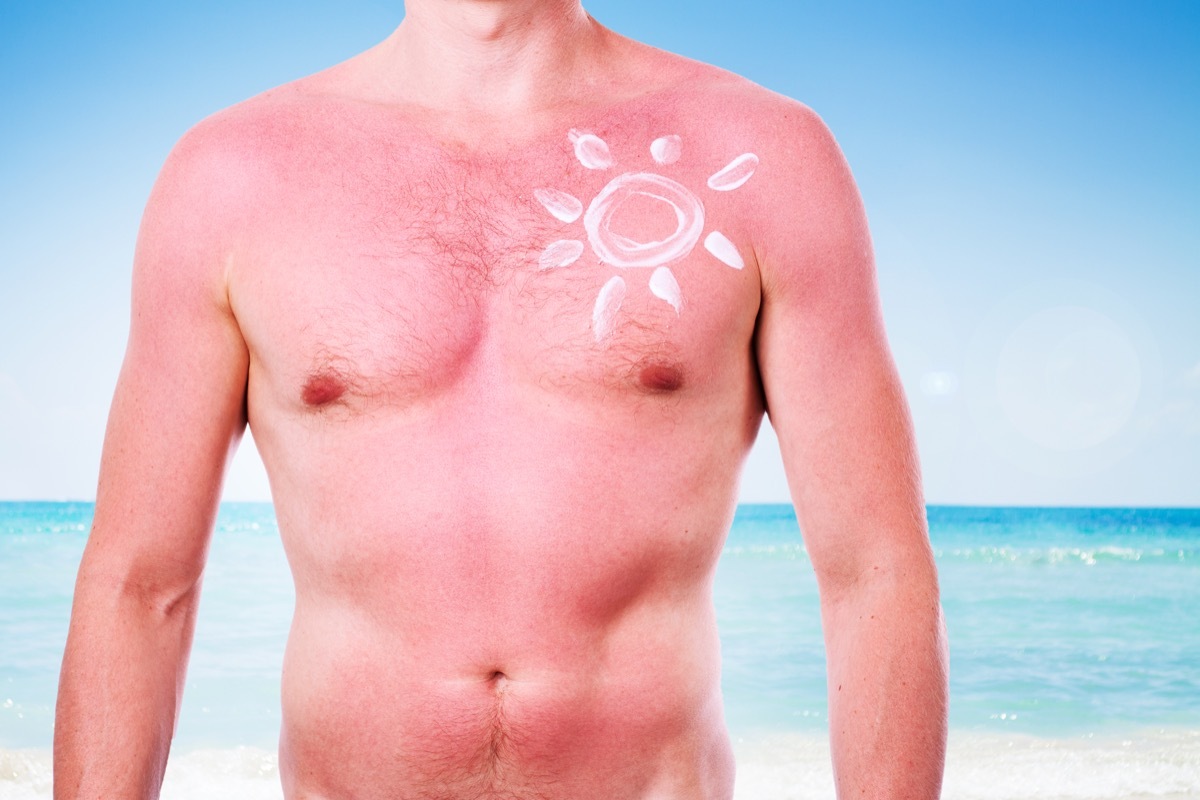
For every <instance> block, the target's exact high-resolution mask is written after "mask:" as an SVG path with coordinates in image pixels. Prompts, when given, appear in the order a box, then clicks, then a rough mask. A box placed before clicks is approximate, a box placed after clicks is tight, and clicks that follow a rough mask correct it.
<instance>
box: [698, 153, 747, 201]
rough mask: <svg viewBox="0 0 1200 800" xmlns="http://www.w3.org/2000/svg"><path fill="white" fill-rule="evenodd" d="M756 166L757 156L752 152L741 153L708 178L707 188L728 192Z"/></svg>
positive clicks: (745, 178)
mask: <svg viewBox="0 0 1200 800" xmlns="http://www.w3.org/2000/svg"><path fill="white" fill-rule="evenodd" d="M757 166H758V156H756V155H754V153H742V154H741V155H740V156H738V157H737V158H735V159H734V160H733V161H730V162H729V163H728V164H726V165H725V166H724V167H722V168H721V169H720V170H718V171H717V172H714V173H713V176H712V177H711V178H709V179H708V188H710V189H714V190H716V191H718V192H728V191H732V190H733V189H736V188H738V187H739V186H741V185H742V184H743V183H745V182H746V181H748V180H750V176H751V175H753V174H754V170H755V168H756V167H757Z"/></svg>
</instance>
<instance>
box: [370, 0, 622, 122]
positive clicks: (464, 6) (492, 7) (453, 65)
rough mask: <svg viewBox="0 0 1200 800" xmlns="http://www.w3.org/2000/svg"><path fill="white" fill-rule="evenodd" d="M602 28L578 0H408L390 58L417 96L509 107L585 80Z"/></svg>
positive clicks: (451, 105) (401, 83)
mask: <svg viewBox="0 0 1200 800" xmlns="http://www.w3.org/2000/svg"><path fill="white" fill-rule="evenodd" d="M604 33H605V31H604V29H603V28H601V27H600V26H599V25H597V24H596V23H595V22H594V21H593V20H592V19H591V18H590V17H589V16H588V15H587V13H586V12H585V11H584V10H583V7H582V6H581V5H580V2H579V0H407V2H406V4H405V16H404V21H403V22H402V23H401V24H400V26H399V27H398V28H397V29H396V31H395V33H393V34H392V36H391V37H390V38H389V39H388V42H387V43H386V45H387V58H388V61H389V62H390V69H389V71H390V72H391V73H392V75H394V76H395V77H396V85H397V87H398V89H399V91H400V92H401V93H402V94H404V95H405V96H407V97H408V98H410V99H411V100H413V101H414V102H417V103H420V104H421V105H425V106H428V107H431V108H439V109H454V110H458V111H466V112H484V113H487V112H498V113H512V112H514V111H522V110H534V109H539V108H546V107H549V106H554V105H556V104H558V103H560V102H562V101H564V100H566V99H568V98H569V97H570V96H572V95H573V94H574V93H575V92H577V91H578V90H579V88H580V85H581V84H586V83H588V82H589V78H590V76H591V75H592V74H593V69H592V68H593V66H595V65H598V63H599V60H600V58H599V56H600V51H601V49H602V47H603V43H604Z"/></svg>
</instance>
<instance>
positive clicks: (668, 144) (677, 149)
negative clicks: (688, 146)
mask: <svg viewBox="0 0 1200 800" xmlns="http://www.w3.org/2000/svg"><path fill="white" fill-rule="evenodd" d="M682 154H683V139H681V138H679V137H678V136H676V135H675V134H671V135H670V136H660V137H659V138H657V139H655V140H654V141H653V142H651V143H650V155H652V156H653V157H654V160H655V161H657V162H658V163H659V164H674V163H675V162H676V161H678V160H679V156H681V155H682Z"/></svg>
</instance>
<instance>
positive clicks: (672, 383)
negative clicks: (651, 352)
mask: <svg viewBox="0 0 1200 800" xmlns="http://www.w3.org/2000/svg"><path fill="white" fill-rule="evenodd" d="M638 381H639V382H640V383H641V384H642V387H643V388H644V389H646V390H647V391H650V392H675V391H678V390H679V388H680V387H682V386H683V370H682V369H680V368H679V367H677V366H675V365H674V364H650V365H649V366H645V367H642V369H641V371H640V372H639V373H638Z"/></svg>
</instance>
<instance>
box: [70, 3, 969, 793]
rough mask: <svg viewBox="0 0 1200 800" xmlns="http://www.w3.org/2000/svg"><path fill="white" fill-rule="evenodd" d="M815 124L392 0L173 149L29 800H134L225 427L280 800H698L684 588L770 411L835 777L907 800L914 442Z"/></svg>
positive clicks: (827, 143) (203, 544)
mask: <svg viewBox="0 0 1200 800" xmlns="http://www.w3.org/2000/svg"><path fill="white" fill-rule="evenodd" d="M876 295H877V292H876V288H875V282H874V273H873V265H872V256H871V247H870V242H869V238H868V233H867V227H866V222H865V219H864V215H863V211H862V208H861V206H860V202H859V199H858V196H857V193H856V191H855V188H854V185H853V182H852V179H851V177H850V173H849V171H848V169H847V167H846V165H845V164H844V162H843V160H842V157H841V155H840V153H839V151H838V149H837V147H836V145H835V144H834V142H833V140H832V138H831V137H830V136H829V134H828V133H827V131H826V129H825V128H824V126H823V125H822V124H821V122H820V121H819V120H818V119H817V117H816V116H815V115H814V114H813V113H812V112H810V111H809V110H807V109H806V108H804V107H803V106H801V105H799V104H797V103H794V102H792V101H789V100H786V99H784V98H781V97H779V96H776V95H774V94H771V93H770V92H767V91H765V90H763V89H761V88H759V87H757V86H754V85H752V84H750V83H748V82H747V81H745V80H742V79H740V78H737V77H736V76H733V75H730V74H728V73H725V72H722V71H720V70H717V69H714V68H712V67H708V66H705V65H701V64H697V63H694V62H691V61H687V60H685V59H682V58H679V57H676V56H672V55H669V54H666V53H662V52H659V51H656V50H653V49H651V48H648V47H646V46H643V45H640V44H637V43H635V42H632V41H629V40H627V39H624V38H622V37H619V36H617V35H615V34H613V33H612V32H610V31H608V30H606V29H604V28H602V27H601V26H599V25H598V24H597V23H596V22H595V21H593V20H592V19H591V18H590V17H588V16H587V14H586V13H585V12H584V10H583V9H582V8H581V6H580V5H579V2H578V0H409V2H408V3H407V10H406V16H405V19H404V21H403V23H402V24H401V25H400V26H399V28H398V29H397V30H396V31H395V33H394V34H393V35H392V36H391V37H390V38H388V39H387V40H386V41H384V42H383V43H382V44H380V45H378V46H377V47H375V48H373V49H371V50H369V51H367V52H365V53H363V54H361V55H359V56H357V57H355V58H353V59H351V60H350V61H347V62H345V63H343V64H341V65H338V66H336V67H333V68H332V69H329V70H327V71H325V72H322V73H320V74H318V75H315V76H313V77H310V78H307V79H304V80H301V81H298V82H296V83H293V84H290V85H287V86H284V87H282V88H279V89H276V90H274V91H271V92H268V93H266V94H265V95H263V96H260V97H257V98H255V99H253V100H250V101H248V102H246V103H243V104H241V105H238V106H235V107H233V108H231V109H228V110H226V111H224V112H221V113H220V114H217V115H216V116H214V117H212V118H210V119H208V120H206V121H204V122H202V123H201V124H200V125H198V126H197V127H196V128H195V129H194V130H192V131H191V132H190V133H188V134H187V136H185V137H184V139H183V140H182V141H181V142H180V143H179V145H178V146H177V147H176V149H175V151H174V152H173V153H172V155H171V157H170V159H169V160H168V162H167V164H166V166H165V167H164V169H163V172H162V174H161V176H160V178H159V181H158V183H157V185H156V187H155V189H154V192H153V194H152V196H151V199H150V202H149V205H148V207H147V209H146V214H145V218H144V220H143V225H142V230H141V234H140V237H139V242H138V247H137V253H136V258H135V267H134V300H133V304H134V305H133V319H132V326H131V332H130V339H129V347H128V351H127V355H126V359H125V363H124V366H123V368H122V372H121V376H120V380H119V385H118V388H117V392H116V396H115V399H114V401H113V408H112V414H111V419H110V422H109V429H108V434H107V438H106V444H105V450H104V456H103V461H102V465H101V478H100V486H99V490H98V497H97V504H96V515H95V522H94V526H93V530H92V535H91V538H90V539H89V542H88V546H87V550H86V552H85V555H84V559H83V563H82V565H81V568H80V574H79V580H78V584H77V589H76V595H75V606H74V613H73V617H72V622H71V630H70V635H69V639H68V647H67V653H66V657H65V660H64V665H63V675H62V683H61V687H60V695H59V705H58V723H57V728H56V742H55V757H56V772H55V779H56V788H55V792H56V797H58V798H77V797H78V798H102V797H103V798H129V797H155V796H157V794H158V790H159V784H160V781H161V777H162V773H163V769H164V766H165V762H166V759H167V752H168V748H169V744H170V740H171V735H172V731H173V727H174V723H175V717H176V713H177V709H178V705H179V699H180V693H181V690H182V686H183V676H184V670H185V664H186V659H187V654H188V649H189V647H190V642H191V635H192V628H193V621H194V619H195V611H196V604H197V599H198V595H199V590H200V581H201V575H202V571H203V565H204V559H205V552H206V548H207V543H208V540H209V536H210V532H211V528H212V524H213V518H214V514H215V512H216V508H217V500H218V497H219V494H220V485H221V481H222V476H223V473H224V469H225V467H226V464H227V462H228V459H229V456H230V453H231V452H232V451H233V449H234V447H235V446H236V444H237V442H238V440H239V438H240V436H241V434H242V431H243V429H244V427H245V425H246V424H247V422H249V424H250V425H251V426H252V428H253V430H254V436H255V441H256V442H257V444H258V447H259V450H260V452H261V454H262V457H263V461H264V463H265V464H266V467H267V471H268V474H269V476H270V480H271V487H272V492H273V495H274V500H275V506H276V511H277V515H278V519H279V527H280V532H281V534H282V536H283V540H284V544H285V547H286V549H287V553H288V558H289V560H290V563H291V566H292V570H293V573H294V577H295V582H296V610H295V618H294V622H293V626H292V630H291V635H290V638H289V641H288V647H287V653H286V657H285V664H284V673H283V725H282V731H281V741H280V769H281V773H282V779H283V784H284V791H285V794H286V796H287V797H289V798H322V799H324V800H334V798H362V799H366V798H489V799H499V798H520V799H521V800H534V799H535V798H556V799H563V798H567V799H571V800H579V799H581V798H606V799H612V798H646V799H649V798H656V799H665V798H680V799H682V798H729V797H730V796H731V794H732V787H733V780H734V765H733V761H732V756H731V750H730V744H729V739H728V736H727V733H726V731H725V727H724V722H723V716H722V708H721V697H720V691H719V652H718V641H717V631H716V626H715V622H714V614H713V607H712V599H711V591H710V589H711V583H712V578H713V571H714V567H715V564H716V561H717V558H718V555H719V553H720V552H721V547H722V542H723V539H724V536H725V533H726V531H727V529H728V527H729V524H730V520H731V516H732V513H733V508H734V504H735V497H736V487H737V479H738V473H739V469H740V466H741V463H742V461H743V459H744V457H745V455H746V453H747V451H748V449H749V448H750V445H751V443H752V441H753V439H754V437H755V434H756V432H757V430H758V427H759V424H760V421H761V418H762V415H763V412H764V410H767V411H769V413H770V417H771V420H772V422H773V424H774V426H775V429H776V430H777V432H778V434H779V438H780V442H781V445H782V449H783V455H784V460H785V465H786V468H787V471H788V476H789V480H790V484H791V487H792V493H793V497H794V500H795V503H796V508H797V510H798V513H799V516H800V519H801V524H802V528H803V530H804V534H805V537H806V543H807V547H808V552H809V554H810V556H811V558H812V562H813V565H814V567H815V568H816V571H817V575H818V578H819V582H820V588H821V594H822V613H823V620H824V625H825V631H826V638H827V642H826V644H827V651H828V664H829V677H830V684H829V686H830V727H831V736H832V741H833V752H834V762H835V770H836V774H837V781H838V787H839V794H840V795H841V796H843V797H855V798H858V797H895V798H901V797H903V798H916V797H935V796H937V794H938V791H939V784H940V779H941V767H942V758H943V750H944V740H945V724H946V723H945V713H946V685H945V682H946V661H945V658H946V656H945V645H944V636H943V632H942V622H941V616H940V611H939V603H938V593H937V583H936V576H935V570H934V566H933V562H932V558H931V555H930V549H929V546H928V540H927V534H926V531H925V527H924V521H923V510H922V498H921V491H920V481H919V472H918V468H917V463H916V458H915V455H914V447H913V441H912V434H911V430H910V423H909V419H908V415H907V410H906V407H905V404H904V401H903V397H902V394H901V390H900V387H899V384H898V381H897V378H896V374H895V371H894V368H893V366H892V363H891V359H890V356H889V355H888V351H887V347H886V343H885V340H884V334H883V328H882V324H881V320H880V313H879V309H878V304H877V296H876Z"/></svg>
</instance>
